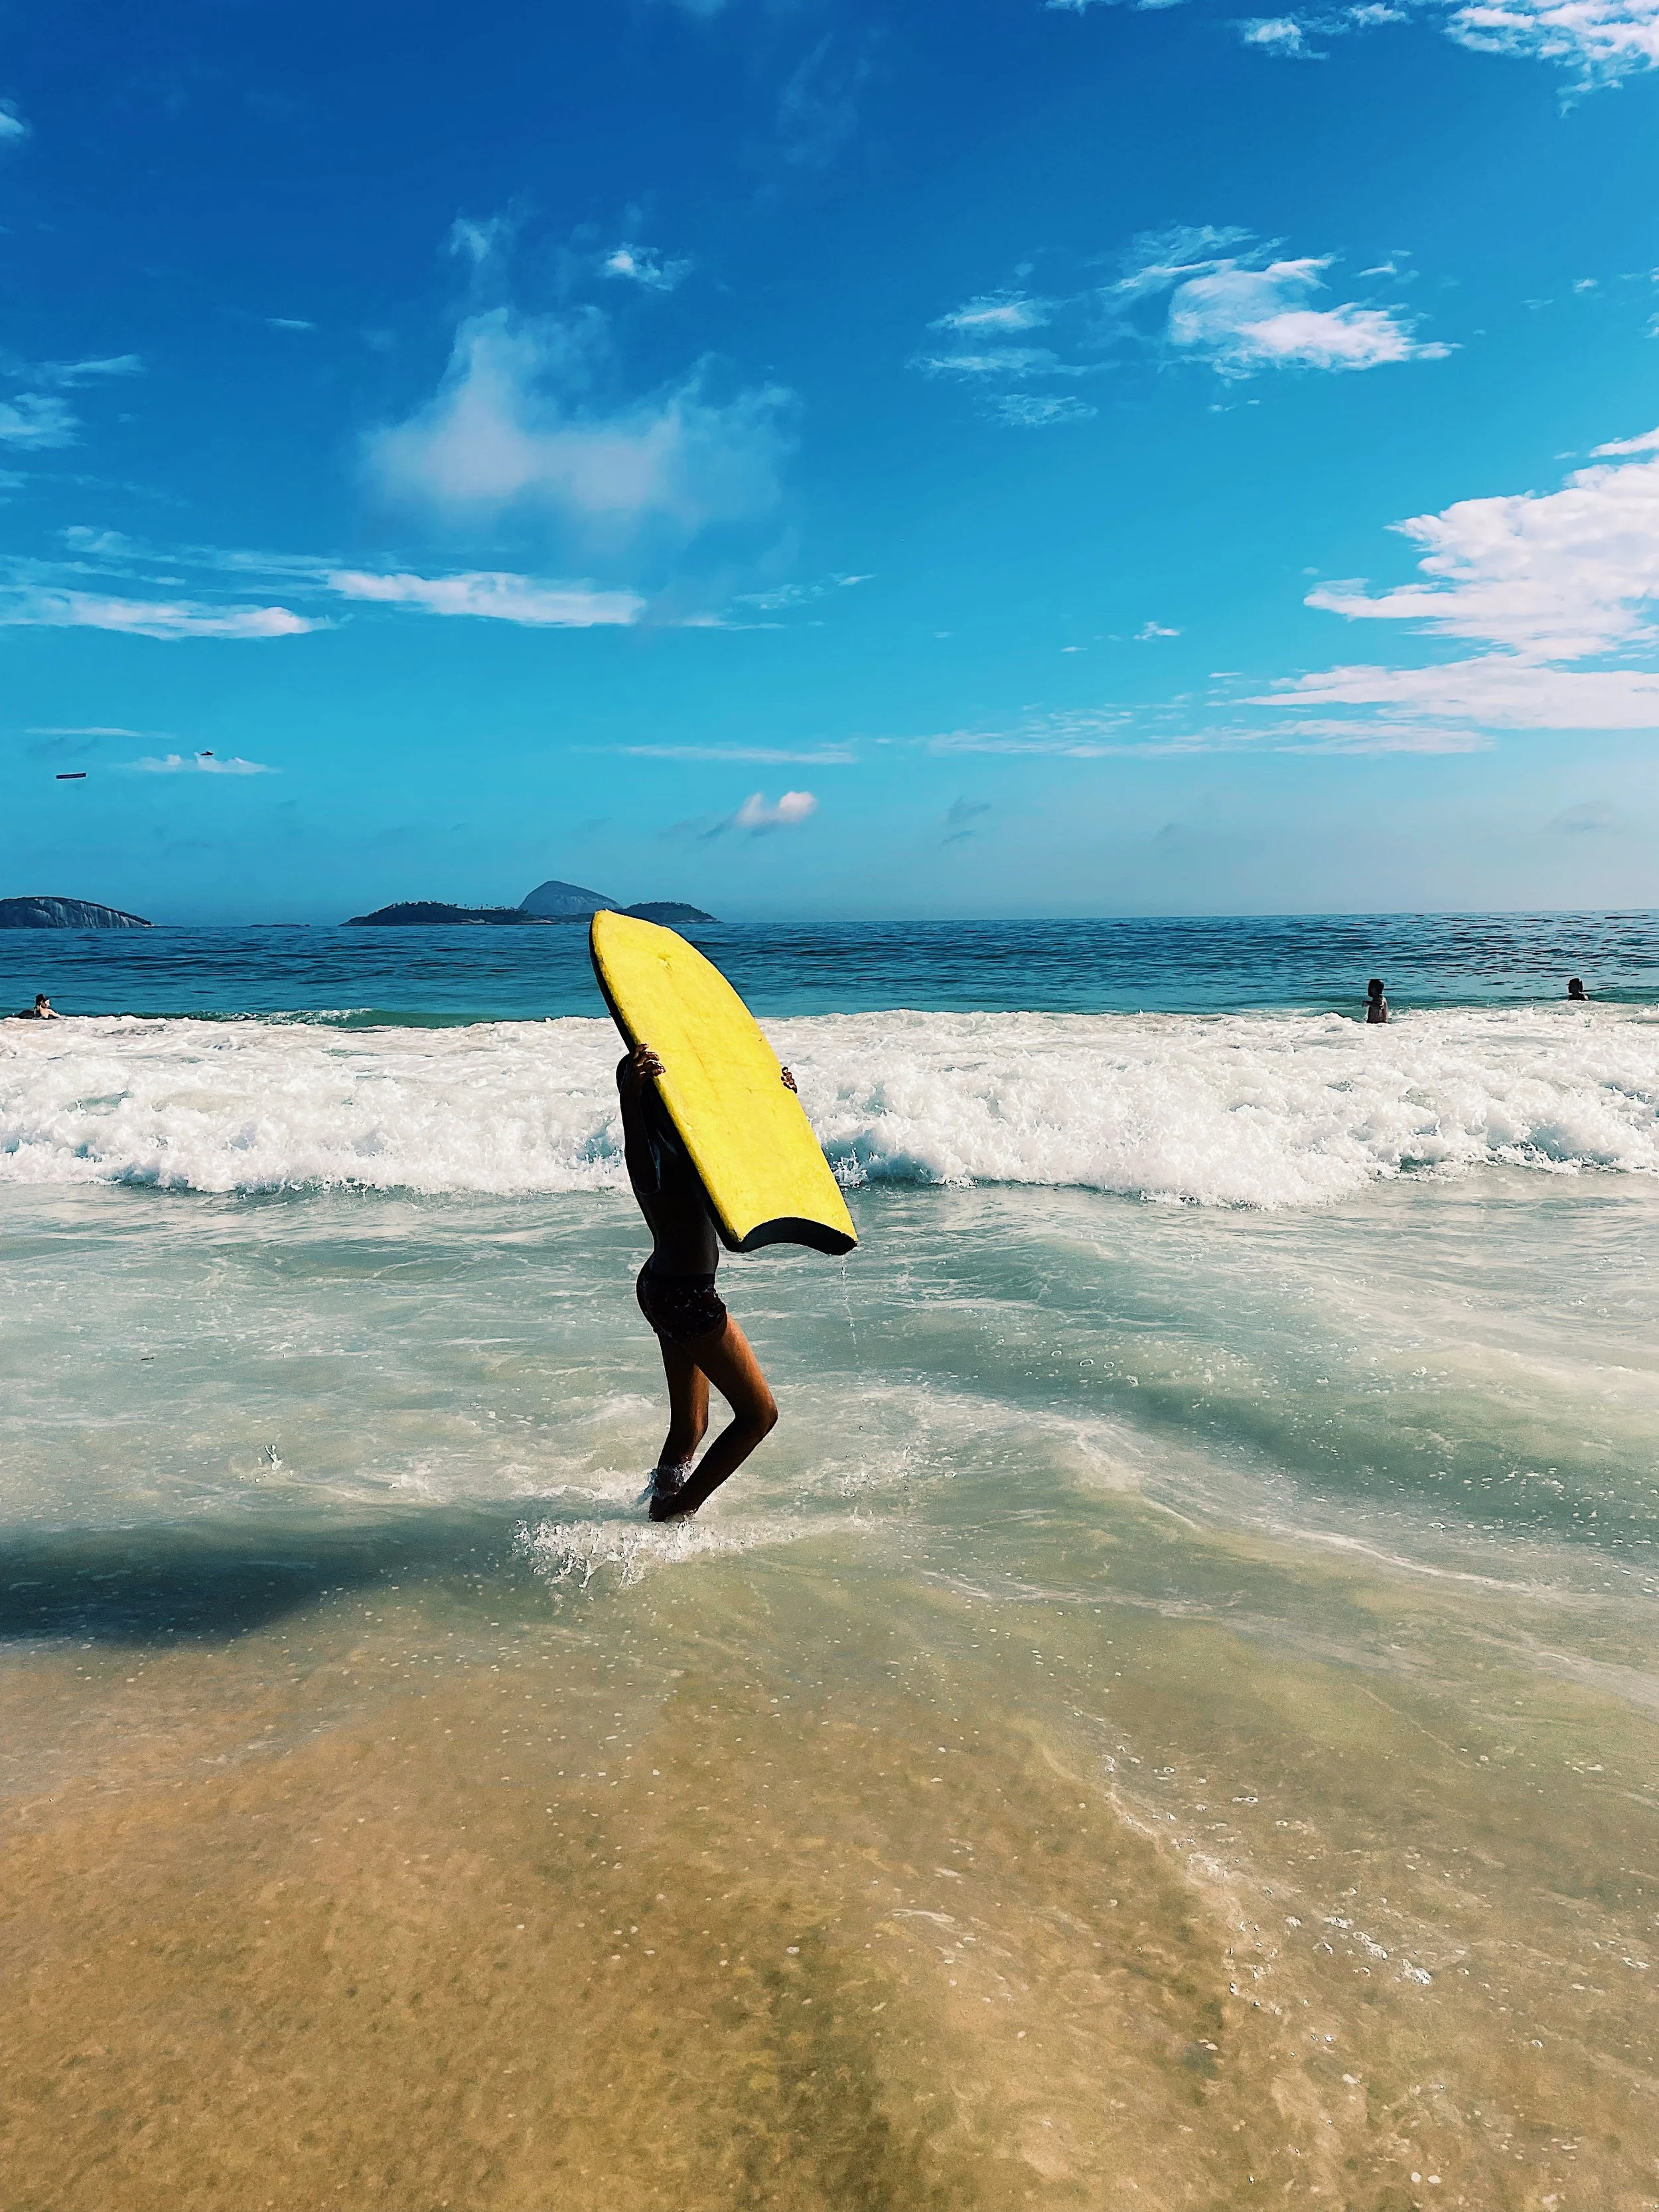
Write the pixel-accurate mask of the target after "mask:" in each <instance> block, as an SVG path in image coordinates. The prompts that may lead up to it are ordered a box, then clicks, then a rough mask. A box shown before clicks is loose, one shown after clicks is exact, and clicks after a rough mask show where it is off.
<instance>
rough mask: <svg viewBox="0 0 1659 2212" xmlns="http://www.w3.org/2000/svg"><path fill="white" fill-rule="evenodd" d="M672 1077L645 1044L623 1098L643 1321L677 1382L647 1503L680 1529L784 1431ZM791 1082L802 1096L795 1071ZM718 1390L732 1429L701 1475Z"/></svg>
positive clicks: (623, 1078) (637, 1051) (623, 1071)
mask: <svg viewBox="0 0 1659 2212" xmlns="http://www.w3.org/2000/svg"><path fill="white" fill-rule="evenodd" d="M662 1072H663V1068H662V1062H661V1061H660V1060H659V1059H658V1057H657V1055H656V1054H655V1053H654V1052H653V1051H652V1049H651V1048H650V1046H649V1045H648V1044H643V1043H641V1044H637V1045H635V1048H634V1049H633V1051H632V1052H630V1053H629V1054H628V1055H627V1056H626V1058H625V1059H624V1060H623V1061H622V1063H621V1065H620V1066H618V1068H617V1095H618V1097H619V1098H620V1099H621V1102H622V1124H623V1158H624V1160H625V1161H626V1163H627V1167H628V1180H629V1182H630V1183H632V1185H633V1186H634V1195H635V1199H636V1200H638V1201H639V1208H640V1212H641V1213H642V1214H643V1215H644V1216H645V1225H646V1227H647V1229H648V1230H649V1231H651V1257H650V1258H649V1259H648V1260H647V1261H646V1263H645V1265H644V1267H641V1270H640V1277H639V1282H638V1284H637V1285H636V1291H637V1295H638V1297H639V1301H640V1311H641V1313H642V1314H643V1315H644V1316H645V1317H646V1319H647V1321H648V1322H650V1324H651V1326H652V1328H653V1329H654V1330H655V1331H656V1333H657V1343H658V1346H659V1348H660V1350H661V1352H662V1364H663V1370H664V1372H665V1374H666V1376H667V1377H668V1434H667V1435H666V1436H665V1437H664V1438H663V1445H662V1449H661V1451H660V1452H659V1454H658V1456H657V1464H656V1466H655V1468H653V1470H652V1474H651V1480H650V1482H649V1483H648V1484H647V1487H646V1493H645V1495H646V1498H647V1501H648V1503H649V1506H650V1511H651V1518H652V1519H653V1521H674V1520H678V1518H679V1517H680V1516H682V1515H683V1514H687V1513H695V1512H696V1510H697V1508H698V1507H699V1506H700V1505H701V1504H702V1502H703V1500H704V1499H705V1498H708V1497H710V1496H712V1494H713V1493H714V1492H715V1491H716V1490H718V1489H719V1488H720V1485H721V1483H723V1482H724V1481H726V1479H727V1477H728V1476H730V1475H733V1474H736V1473H737V1471H738V1468H740V1467H741V1466H742V1465H743V1462H744V1460H746V1459H747V1458H748V1456H749V1455H750V1452H752V1451H753V1450H754V1449H755V1448H756V1446H757V1444H760V1443H764V1441H765V1440H766V1438H767V1437H769V1435H770V1434H771V1432H772V1431H773V1429H774V1428H775V1426H776V1425H777V1419H778V1409H777V1406H776V1404H775V1401H774V1399H773V1396H772V1393H771V1391H770V1390H769V1389H768V1388H767V1383H766V1377H765V1376H763V1374H762V1373H761V1370H760V1363H759V1362H758V1361H757V1359H756V1358H755V1355H754V1352H752V1351H751V1350H750V1345H749V1340H748V1338H747V1337H745V1336H744V1333H743V1331H742V1330H741V1329H740V1328H738V1324H737V1323H736V1322H734V1321H733V1320H732V1316H731V1315H730V1314H729V1313H727V1311H726V1307H725V1305H724V1304H723V1303H722V1301H721V1298H720V1293H719V1291H716V1289H715V1288H714V1270H715V1269H716V1267H719V1265H720V1239H719V1237H717V1236H716V1234H715V1232H714V1222H713V1221H712V1219H711V1218H709V1212H708V1200H707V1199H706V1198H705V1197H704V1195H703V1188H702V1182H700V1180H699V1179H698V1176H697V1171H696V1169H695V1168H694V1167H693V1166H692V1164H691V1162H690V1158H688V1157H687V1155H686V1151H685V1147H684V1145H682V1144H681V1142H680V1139H679V1137H678V1134H677V1133H676V1131H675V1129H674V1127H673V1125H672V1123H671V1121H669V1118H668V1115H667V1114H666V1113H665V1111H664V1109H663V1106H662V1102H661V1100H660V1099H659V1097H658V1096H657V1078H658V1077H659V1075H660V1074H661V1073H662ZM783 1079H784V1081H785V1083H786V1084H787V1085H788V1087H789V1088H790V1090H791V1091H793V1089H794V1087H795V1079H794V1077H793V1075H791V1073H789V1070H788V1069H787V1067H786V1068H785V1069H784V1070H783ZM710 1383H713V1384H714V1388H715V1389H717V1390H718V1391H719V1392H720V1395H721V1397H723V1398H724V1399H725V1400H726V1403H727V1404H728V1405H729V1406H730V1407H731V1408H732V1420H731V1425H730V1426H729V1427H727V1428H725V1429H722V1430H721V1431H720V1435H719V1436H718V1437H715V1439H714V1443H712V1444H711V1445H710V1446H709V1448H708V1450H707V1452H705V1453H704V1454H703V1456H702V1462H701V1463H700V1464H699V1465H697V1466H696V1469H695V1471H694V1469H693V1462H694V1461H696V1455H697V1450H698V1448H699V1446H700V1445H701V1444H702V1440H703V1437H704V1435H705V1433H706V1432H707V1431H708V1386H709V1384H710Z"/></svg>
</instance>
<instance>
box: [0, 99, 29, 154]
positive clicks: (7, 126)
mask: <svg viewBox="0 0 1659 2212" xmlns="http://www.w3.org/2000/svg"><path fill="white" fill-rule="evenodd" d="M28 135H29V126H28V125H27V123H25V122H24V120H23V118H22V117H21V115H20V114H19V113H18V112H17V110H16V109H15V107H14V106H12V104H11V102H10V101H9V100H0V146H7V145H10V146H15V145H16V144H17V143H18V141H19V140H20V139H23V138H27V137H28Z"/></svg>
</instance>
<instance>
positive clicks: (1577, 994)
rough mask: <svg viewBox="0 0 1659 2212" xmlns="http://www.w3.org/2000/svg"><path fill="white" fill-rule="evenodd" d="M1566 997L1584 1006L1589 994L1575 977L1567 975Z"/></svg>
mask: <svg viewBox="0 0 1659 2212" xmlns="http://www.w3.org/2000/svg"><path fill="white" fill-rule="evenodd" d="M1567 996H1568V997H1569V998H1570V999H1577V1000H1579V1001H1580V1002H1581V1003H1582V1004H1583V1005H1584V1006H1589V992H1588V991H1587V990H1586V989H1585V988H1584V986H1583V983H1582V982H1581V981H1580V980H1579V978H1578V977H1577V975H1569V976H1568V978H1567Z"/></svg>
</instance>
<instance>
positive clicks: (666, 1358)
mask: <svg viewBox="0 0 1659 2212" xmlns="http://www.w3.org/2000/svg"><path fill="white" fill-rule="evenodd" d="M657 1342H658V1345H659V1347H660V1349H661V1352H662V1364H663V1372H664V1373H665V1375H666V1376H667V1377H668V1434H667V1435H666V1436H665V1437H664V1438H663V1443H662V1449H661V1451H660V1452H659V1453H658V1455H657V1464H658V1466H659V1467H687V1466H689V1465H690V1462H692V1461H693V1460H694V1459H695V1458H696V1455H697V1452H698V1449H699V1448H700V1447H701V1445H702V1440H703V1438H704V1437H706V1436H707V1435H708V1376H706V1375H705V1374H704V1373H703V1371H702V1368H701V1367H699V1366H698V1364H697V1363H696V1360H695V1359H694V1358H692V1357H691V1354H690V1352H688V1351H687V1350H686V1349H685V1346H684V1345H682V1344H671V1343H670V1342H669V1341H668V1340H667V1338H666V1337H665V1336H659V1338H658V1339H657Z"/></svg>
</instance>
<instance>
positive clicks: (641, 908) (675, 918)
mask: <svg viewBox="0 0 1659 2212" xmlns="http://www.w3.org/2000/svg"><path fill="white" fill-rule="evenodd" d="M601 908H603V909H605V911H606V912H609V913H615V914H631V915H634V916H635V918H636V919H637V920H639V921H659V922H668V923H673V922H682V921H715V920H717V919H718V917H717V916H715V915H712V914H705V913H704V912H703V910H702V908H701V907H700V906H687V905H686V904H685V903H684V901H683V900H679V899H642V900H641V902H639V904H638V905H637V906H624V907H618V906H617V905H616V904H615V903H614V902H612V901H611V900H610V899H607V898H605V896H603V895H602V894H601V893H600V892H599V891H589V890H583V889H582V887H581V885H580V884H562V883H558V882H550V883H545V884H538V885H537V887H536V889H535V890H533V891H529V892H526V895H525V898H524V902H523V903H522V905H520V906H450V905H448V904H447V903H446V902H444V901H443V900H441V899H400V900H399V901H398V902H396V903H395V904H394V905H392V906H378V907H376V908H375V909H374V913H373V914H354V915H352V916H351V918H350V920H349V921H347V922H345V923H343V925H342V926H343V927H344V928H346V929H477V928H480V927H483V928H495V927H502V926H506V927H511V926H512V925H513V924H514V923H529V924H531V925H532V927H533V926H535V925H537V924H540V925H541V926H542V927H546V926H547V925H548V924H550V923H557V922H562V921H589V920H591V919H592V916H593V915H596V914H598V913H599V911H600V910H601Z"/></svg>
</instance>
